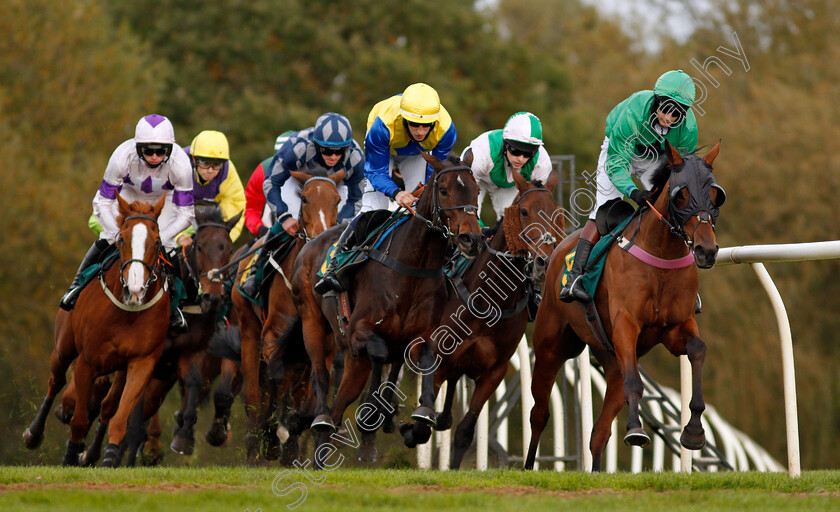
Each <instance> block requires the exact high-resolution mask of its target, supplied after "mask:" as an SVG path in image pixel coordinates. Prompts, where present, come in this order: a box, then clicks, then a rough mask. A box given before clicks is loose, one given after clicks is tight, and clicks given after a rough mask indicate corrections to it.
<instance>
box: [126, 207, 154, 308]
mask: <svg viewBox="0 0 840 512" xmlns="http://www.w3.org/2000/svg"><path fill="white" fill-rule="evenodd" d="M148 236H149V232H148V230H147V229H146V225H145V224H143V223H137V224H135V225H134V227H133V228H131V259H133V260H135V261H132V262H131V264H130V265H129V266H128V292H129V298H128V304H129V305H133V304H142V302H143V295H145V293H146V287H145V283H146V279H145V277H146V276H145V271H146V267H145V266H143V264H142V263H140V262H141V261H145V257H146V239H147V238H148Z"/></svg>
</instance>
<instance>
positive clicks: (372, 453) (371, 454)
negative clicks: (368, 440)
mask: <svg viewBox="0 0 840 512" xmlns="http://www.w3.org/2000/svg"><path fill="white" fill-rule="evenodd" d="M356 458H357V459H359V461H360V462H376V459H377V453H376V447H375V446H360V447H359V449H358V450H356Z"/></svg>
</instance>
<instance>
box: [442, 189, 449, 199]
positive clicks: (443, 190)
mask: <svg viewBox="0 0 840 512" xmlns="http://www.w3.org/2000/svg"><path fill="white" fill-rule="evenodd" d="M440 195H442V196H443V197H446V196H448V195H449V191H448V190H446V187H440Z"/></svg>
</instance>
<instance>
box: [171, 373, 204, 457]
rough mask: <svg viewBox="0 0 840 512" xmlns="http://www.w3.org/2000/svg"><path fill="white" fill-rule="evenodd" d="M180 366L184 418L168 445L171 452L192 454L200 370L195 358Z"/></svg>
mask: <svg viewBox="0 0 840 512" xmlns="http://www.w3.org/2000/svg"><path fill="white" fill-rule="evenodd" d="M179 366H181V367H182V368H181V372H183V373H185V375H184V396H185V397H186V399H187V400H186V402H187V403H186V406H185V407H184V408H183V410H182V411H183V414H182V418H183V420H184V423H183V425H181V428H180V429H178V432H177V433H176V434H175V437H174V438H173V439H172V443H171V444H170V445H169V447H170V448H171V449H172V451H173V452H175V453H177V454H180V455H192V454H193V448H194V447H195V437H194V434H193V428H194V426H195V422H196V421H197V419H198V410H197V408H198V399H199V398H200V395H201V386H202V377H201V370H200V369H199V366H198V364H196V362H195V360H194V359H192V358H190V359H187V360H185V361H184V363H183V364H182V365H179Z"/></svg>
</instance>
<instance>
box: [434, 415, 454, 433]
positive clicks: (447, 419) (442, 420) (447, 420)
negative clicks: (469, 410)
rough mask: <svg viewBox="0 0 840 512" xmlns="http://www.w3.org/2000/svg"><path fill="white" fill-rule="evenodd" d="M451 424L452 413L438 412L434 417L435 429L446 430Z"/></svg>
mask: <svg viewBox="0 0 840 512" xmlns="http://www.w3.org/2000/svg"><path fill="white" fill-rule="evenodd" d="M451 426H452V415H451V414H447V415H446V416H444V415H443V413H440V414H438V415H437V417H436V418H435V430H447V429H448V428H449V427H451Z"/></svg>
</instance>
